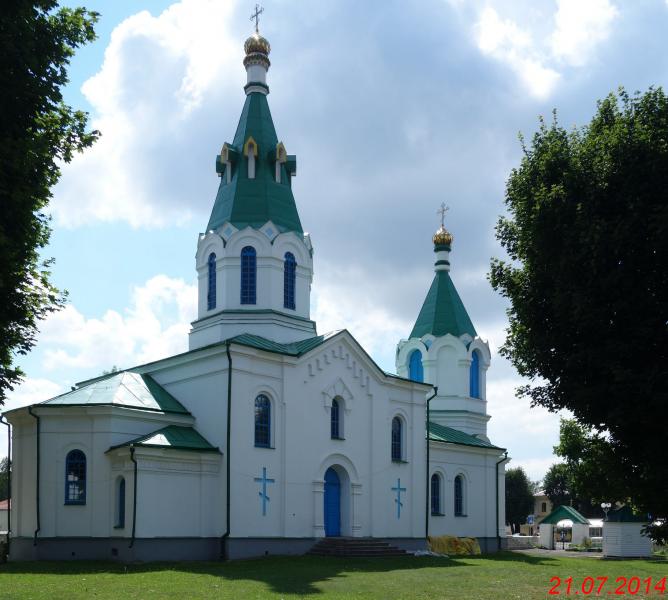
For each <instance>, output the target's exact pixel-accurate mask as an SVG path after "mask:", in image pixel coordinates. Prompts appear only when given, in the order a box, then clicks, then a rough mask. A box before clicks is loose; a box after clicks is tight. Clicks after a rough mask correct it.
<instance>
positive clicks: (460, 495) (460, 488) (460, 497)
mask: <svg viewBox="0 0 668 600" xmlns="http://www.w3.org/2000/svg"><path fill="white" fill-rule="evenodd" d="M464 514H465V513H464V478H463V477H462V476H461V475H457V477H455V516H456V517H463V516H464Z"/></svg>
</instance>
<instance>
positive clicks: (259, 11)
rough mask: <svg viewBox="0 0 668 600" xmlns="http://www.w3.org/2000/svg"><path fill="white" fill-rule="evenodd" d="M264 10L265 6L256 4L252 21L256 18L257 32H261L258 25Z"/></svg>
mask: <svg viewBox="0 0 668 600" xmlns="http://www.w3.org/2000/svg"><path fill="white" fill-rule="evenodd" d="M263 12H264V8H262V7H261V6H260V5H259V4H256V5H255V12H254V13H253V14H252V15H251V17H250V20H251V21H252V20H253V19H255V33H260V30H259V28H258V25H259V23H260V15H261V14H262V13H263Z"/></svg>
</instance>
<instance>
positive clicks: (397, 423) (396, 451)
mask: <svg viewBox="0 0 668 600" xmlns="http://www.w3.org/2000/svg"><path fill="white" fill-rule="evenodd" d="M401 429H402V423H401V419H400V418H399V417H394V419H392V460H396V461H400V460H401V459H402V458H403V448H402V447H401V441H402V440H401V437H402V431H401Z"/></svg>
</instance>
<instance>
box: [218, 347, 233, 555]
mask: <svg viewBox="0 0 668 600" xmlns="http://www.w3.org/2000/svg"><path fill="white" fill-rule="evenodd" d="M225 353H226V354H227V440H226V448H225V454H226V464H227V467H226V471H227V472H226V474H225V476H226V478H227V485H226V486H225V494H226V498H225V515H226V516H225V522H226V527H225V533H223V535H222V536H221V538H220V555H221V558H226V557H227V551H226V540H227V538H229V537H230V512H231V510H230V509H231V505H230V481H231V477H230V465H231V463H230V447H231V442H230V436H231V434H232V355H231V354H230V342H229V340H228V341H226V342H225Z"/></svg>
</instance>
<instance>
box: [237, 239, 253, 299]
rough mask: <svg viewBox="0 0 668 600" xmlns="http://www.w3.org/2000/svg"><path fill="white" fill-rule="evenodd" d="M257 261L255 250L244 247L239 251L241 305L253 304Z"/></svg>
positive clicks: (251, 247) (250, 247)
mask: <svg viewBox="0 0 668 600" xmlns="http://www.w3.org/2000/svg"><path fill="white" fill-rule="evenodd" d="M256 286H257V260H256V253H255V248H253V246H246V247H245V248H244V249H243V250H242V251H241V304H255V301H256V293H255V290H256Z"/></svg>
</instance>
